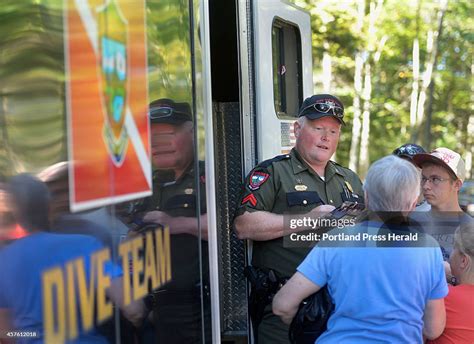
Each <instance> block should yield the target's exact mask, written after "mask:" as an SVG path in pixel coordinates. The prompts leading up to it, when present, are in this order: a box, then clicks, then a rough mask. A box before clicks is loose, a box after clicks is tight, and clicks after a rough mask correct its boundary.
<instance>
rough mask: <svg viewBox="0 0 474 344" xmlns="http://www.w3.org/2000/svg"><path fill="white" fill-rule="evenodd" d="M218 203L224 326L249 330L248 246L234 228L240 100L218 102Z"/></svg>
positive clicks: (228, 329)
mask: <svg viewBox="0 0 474 344" xmlns="http://www.w3.org/2000/svg"><path fill="white" fill-rule="evenodd" d="M213 112H214V125H215V130H214V133H215V154H216V159H215V161H216V171H215V173H216V180H217V185H216V202H217V207H218V209H217V216H218V217H217V225H218V229H219V230H218V233H219V244H220V245H219V254H220V266H219V268H220V272H221V274H220V277H221V278H220V284H221V289H220V290H221V295H220V299H221V326H222V330H223V332H224V334H225V333H229V334H230V333H234V334H235V333H239V332H240V333H243V334H244V333H246V332H247V302H246V300H247V283H246V280H245V277H244V274H243V271H244V267H245V245H244V242H243V241H242V240H239V239H237V237H236V235H235V233H234V232H233V230H232V218H233V215H234V210H235V209H236V205H237V202H238V197H239V195H240V190H241V183H242V170H243V169H242V156H241V145H240V142H241V141H240V128H241V125H240V111H239V103H215V104H214V111H213Z"/></svg>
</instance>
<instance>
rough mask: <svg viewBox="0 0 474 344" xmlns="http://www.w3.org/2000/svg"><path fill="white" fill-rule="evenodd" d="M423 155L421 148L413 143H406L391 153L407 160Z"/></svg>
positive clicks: (423, 151)
mask: <svg viewBox="0 0 474 344" xmlns="http://www.w3.org/2000/svg"><path fill="white" fill-rule="evenodd" d="M423 153H426V151H425V150H424V149H423V147H421V146H419V145H417V144H415V143H406V144H404V145H402V146H400V147H398V148H397V149H395V150H394V151H393V152H392V154H394V155H396V156H399V157H400V158H407V159H409V160H413V157H414V156H415V155H416V154H423Z"/></svg>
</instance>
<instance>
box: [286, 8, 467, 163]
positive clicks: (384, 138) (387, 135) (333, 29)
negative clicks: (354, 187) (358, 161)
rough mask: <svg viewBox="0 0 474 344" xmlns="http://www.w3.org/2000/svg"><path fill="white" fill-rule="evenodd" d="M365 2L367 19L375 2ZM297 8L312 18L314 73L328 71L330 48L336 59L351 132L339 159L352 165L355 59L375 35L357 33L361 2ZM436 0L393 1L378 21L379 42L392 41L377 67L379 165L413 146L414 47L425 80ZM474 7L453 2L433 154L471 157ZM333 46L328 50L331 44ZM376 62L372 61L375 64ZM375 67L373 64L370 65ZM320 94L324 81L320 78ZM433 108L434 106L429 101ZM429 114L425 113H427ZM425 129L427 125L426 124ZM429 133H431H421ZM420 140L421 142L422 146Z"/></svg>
mask: <svg viewBox="0 0 474 344" xmlns="http://www.w3.org/2000/svg"><path fill="white" fill-rule="evenodd" d="M373 1H374V0H366V6H365V7H366V18H364V20H365V21H367V13H368V9H369V6H370V2H373ZM295 3H296V4H297V5H299V6H301V7H303V8H305V9H306V10H308V11H309V12H310V13H311V15H312V19H311V20H312V30H313V65H314V69H315V75H318V72H319V70H320V68H321V59H322V55H323V52H324V50H325V49H327V51H328V52H329V53H330V54H331V55H332V57H333V66H332V68H333V71H332V72H333V75H334V87H333V89H334V90H335V91H334V93H336V94H337V95H339V96H341V98H342V99H343V101H344V103H345V104H346V108H347V117H348V124H349V125H348V128H345V129H344V134H343V135H342V137H341V142H340V149H339V152H338V160H339V161H341V162H342V163H343V164H346V163H347V161H348V152H349V148H350V147H349V146H350V135H351V133H350V126H351V125H352V116H353V113H352V112H353V109H352V107H351V105H352V99H353V97H354V86H353V83H354V81H353V80H354V79H353V77H354V68H355V61H354V59H355V54H356V52H357V51H361V50H362V49H363V48H364V47H367V46H370V44H372V43H371V42H366V39H367V37H368V35H367V32H366V28H367V25H364V28H363V29H362V31H361V32H358V31H357V30H356V28H355V23H356V20H357V15H358V14H357V1H355V0H351V1H349V0H345V1H336V0H326V1H323V0H321V1H313V0H301V1H295ZM438 8H439V1H437V0H419V1H418V2H417V1H410V0H386V1H385V2H384V5H383V9H382V14H381V17H380V19H379V21H378V23H377V28H378V30H377V33H376V36H377V37H378V39H380V37H382V36H383V35H387V36H388V40H387V42H386V44H385V46H384V48H383V51H382V54H381V57H380V61H379V62H378V63H377V64H376V65H373V66H372V97H371V118H372V119H371V128H370V145H369V154H370V160H371V161H374V160H376V159H379V158H380V157H382V156H384V155H387V154H389V153H391V152H392V150H393V149H394V148H396V147H397V146H399V145H401V144H403V143H407V142H409V141H410V137H411V134H412V132H411V130H410V94H411V91H412V81H413V71H412V66H413V60H412V59H413V57H412V51H413V41H414V39H415V38H416V37H417V38H418V39H419V45H420V75H422V74H423V71H424V65H425V61H426V59H427V43H426V42H427V35H428V31H429V30H436V29H437V19H436V18H437V17H436V15H437V10H438ZM473 14H474V4H473V3H472V1H471V0H450V2H449V3H448V8H447V11H446V14H445V18H444V21H443V31H442V35H441V36H440V41H439V50H438V54H439V55H438V60H437V65H436V66H435V68H434V70H433V79H432V80H433V82H434V92H433V107H432V119H431V121H430V122H429V123H428V125H429V133H430V136H429V138H430V140H429V142H428V144H425V145H426V146H427V147H425V148H426V149H433V148H435V147H439V146H445V147H449V148H451V149H454V150H457V151H459V152H460V153H461V154H462V155H466V153H468V152H469V151H470V150H472V147H471V146H469V145H468V132H467V129H466V128H467V123H468V121H469V116H470V115H471V116H472V104H471V101H472V95H471V93H472V82H473V79H472V78H473V76H472V71H471V65H472V64H473V56H474V33H473V31H472V28H473V27H474V19H473V18H474V16H473ZM325 42H326V45H325V44H324V43H325ZM370 58H372V56H369V59H370ZM369 62H370V60H369ZM314 83H315V92H318V91H320V90H321V87H320V85H321V81H320V80H314ZM427 103H428V100H427ZM425 113H426V107H425ZM423 125H425V123H424V124H423ZM422 130H426V128H422ZM420 140H421V139H420V138H418V143H420V142H421V141H420Z"/></svg>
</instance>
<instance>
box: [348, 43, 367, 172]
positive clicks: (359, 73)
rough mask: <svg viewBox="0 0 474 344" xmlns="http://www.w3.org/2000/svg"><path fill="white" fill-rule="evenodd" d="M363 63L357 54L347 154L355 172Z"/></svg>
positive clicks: (359, 126) (359, 129)
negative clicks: (352, 114)
mask: <svg viewBox="0 0 474 344" xmlns="http://www.w3.org/2000/svg"><path fill="white" fill-rule="evenodd" d="M363 67H364V62H363V61H362V54H361V53H360V52H358V53H357V54H356V58H355V73H354V89H355V94H354V101H353V108H354V121H353V123H352V137H351V149H350V153H349V168H350V169H351V170H352V171H354V172H356V173H357V171H358V159H357V158H358V156H359V141H360V135H361V132H360V131H361V128H362V123H361V121H360V116H361V112H362V111H361V107H360V95H361V94H362V69H363Z"/></svg>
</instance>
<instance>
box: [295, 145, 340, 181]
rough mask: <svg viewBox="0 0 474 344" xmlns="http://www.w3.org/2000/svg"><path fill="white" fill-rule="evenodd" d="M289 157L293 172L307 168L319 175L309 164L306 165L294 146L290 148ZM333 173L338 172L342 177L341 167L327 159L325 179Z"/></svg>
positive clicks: (299, 171)
mask: <svg viewBox="0 0 474 344" xmlns="http://www.w3.org/2000/svg"><path fill="white" fill-rule="evenodd" d="M290 158H291V165H292V167H293V173H294V174H298V173H301V172H303V171H306V170H308V171H309V172H310V173H311V174H314V175H316V176H318V177H319V175H318V174H317V173H316V172H315V171H314V170H313V169H312V168H311V167H310V166H308V164H307V163H306V161H304V160H303V158H302V157H301V155H300V154H299V153H298V151H297V150H296V149H295V148H293V149H292V150H291V152H290ZM335 174H339V175H341V176H342V177H344V175H343V174H342V171H341V169H340V168H339V167H338V166H337V165H336V163H335V162H333V161H328V163H327V165H326V169H325V171H324V179H325V181H329V180H330V179H331V178H332V177H333V176H334V175H335Z"/></svg>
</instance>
